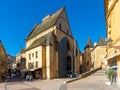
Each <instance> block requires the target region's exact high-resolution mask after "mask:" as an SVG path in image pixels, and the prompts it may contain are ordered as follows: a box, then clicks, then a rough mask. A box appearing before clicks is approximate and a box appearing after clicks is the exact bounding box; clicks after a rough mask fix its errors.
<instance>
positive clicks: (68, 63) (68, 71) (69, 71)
mask: <svg viewBox="0 0 120 90" xmlns="http://www.w3.org/2000/svg"><path fill="white" fill-rule="evenodd" d="M71 62H72V61H71V57H70V56H67V75H70V74H71Z"/></svg>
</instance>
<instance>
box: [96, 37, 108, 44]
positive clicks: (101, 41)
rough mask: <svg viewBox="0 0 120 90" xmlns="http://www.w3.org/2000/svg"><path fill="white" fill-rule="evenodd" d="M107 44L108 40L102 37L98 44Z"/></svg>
mask: <svg viewBox="0 0 120 90" xmlns="http://www.w3.org/2000/svg"><path fill="white" fill-rule="evenodd" d="M106 44H107V42H106V41H105V39H104V38H102V37H101V38H100V39H99V41H98V43H97V46H103V45H106Z"/></svg>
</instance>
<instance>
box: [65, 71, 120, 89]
mask: <svg viewBox="0 0 120 90" xmlns="http://www.w3.org/2000/svg"><path fill="white" fill-rule="evenodd" d="M106 82H107V78H106V75H105V70H100V71H97V72H96V73H94V74H92V75H91V76H89V77H87V78H84V79H80V80H77V81H75V82H71V83H68V84H67V90H120V88H119V87H117V86H115V85H111V86H108V85H107V84H106Z"/></svg>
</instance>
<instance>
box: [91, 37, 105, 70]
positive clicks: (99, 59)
mask: <svg viewBox="0 0 120 90" xmlns="http://www.w3.org/2000/svg"><path fill="white" fill-rule="evenodd" d="M105 57H106V41H105V39H104V38H102V37H101V38H100V39H99V40H98V42H97V44H96V45H95V46H94V48H93V49H92V50H91V61H92V65H93V68H98V67H101V66H102V67H103V68H105Z"/></svg>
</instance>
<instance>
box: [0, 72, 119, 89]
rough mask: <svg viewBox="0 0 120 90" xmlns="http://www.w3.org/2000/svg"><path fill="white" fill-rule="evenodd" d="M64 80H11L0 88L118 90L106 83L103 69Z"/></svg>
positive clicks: (0, 85) (0, 84)
mask: <svg viewBox="0 0 120 90" xmlns="http://www.w3.org/2000/svg"><path fill="white" fill-rule="evenodd" d="M66 80H68V79H53V80H33V82H27V81H23V80H13V81H8V82H4V83H0V90H120V88H119V87H117V86H115V85H111V86H108V85H107V84H106V81H107V79H106V75H105V71H103V70H100V71H97V72H96V73H94V74H92V75H91V76H89V77H87V78H83V79H80V80H77V81H74V82H71V83H67V84H64V83H63V82H65V81H66Z"/></svg>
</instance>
